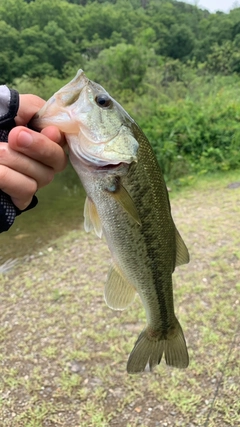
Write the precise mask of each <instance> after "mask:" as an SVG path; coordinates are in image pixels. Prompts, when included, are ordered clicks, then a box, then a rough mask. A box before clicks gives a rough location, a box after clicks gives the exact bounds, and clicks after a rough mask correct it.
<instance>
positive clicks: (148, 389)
mask: <svg viewBox="0 0 240 427" xmlns="http://www.w3.org/2000/svg"><path fill="white" fill-rule="evenodd" d="M239 181H240V179H239ZM229 184H232V182H231V181H229V179H228V178H225V179H222V180H219V179H217V178H215V179H212V180H206V181H204V180H203V181H202V182H201V183H199V184H195V185H194V186H193V187H192V188H189V189H186V190H184V191H181V192H180V193H179V194H177V195H174V197H173V200H172V211H173V216H174V219H175V222H176V224H177V226H178V229H179V230H180V232H181V234H182V236H183V238H184V240H185V242H186V244H187V246H188V248H189V252H190V255H191V262H190V264H188V265H186V266H182V267H180V268H177V270H176V272H175V273H174V276H173V278H174V301H175V311H176V314H177V317H178V318H179V321H180V323H181V325H182V327H183V330H184V334H185V337H186V340H187V344H188V349H189V355H190V365H189V367H188V368H187V369H186V370H177V369H174V368H169V367H167V366H166V365H165V362H164V361H162V362H161V364H160V365H159V366H158V367H157V368H156V369H154V371H153V372H144V373H143V374H138V375H128V374H127V373H126V362H127V359H128V355H129V353H130V351H131V349H132V347H133V345H134V342H135V341H136V339H137V337H138V334H139V333H140V332H141V330H142V329H143V327H144V325H145V313H144V310H143V308H142V306H141V303H140V300H139V298H136V300H135V301H134V303H133V305H132V306H131V307H129V308H128V309H127V310H125V311H123V312H115V311H112V310H111V309H109V308H108V307H107V306H106V304H105V302H104V299H103V286H104V280H105V277H106V274H107V270H108V266H109V262H110V255H109V252H108V249H107V247H106V245H105V243H104V241H101V240H99V239H98V238H97V237H95V236H94V235H91V234H86V233H85V232H84V231H83V228H82V226H80V227H79V229H77V230H73V231H71V232H70V233H68V234H66V235H64V236H62V237H61V238H59V239H57V240H55V241H53V242H52V243H51V245H49V246H48V247H44V248H38V249H37V250H36V252H35V253H33V254H29V256H27V257H25V258H23V259H19V260H18V263H17V264H16V265H15V267H14V268H12V269H10V270H9V271H7V272H5V273H3V274H2V275H0V292H1V302H0V307H1V309H0V426H2V427H23V426H24V427H53V426H56V427H58V426H59V427H60V426H64V427H85V426H86V427H91V426H93V427H95V426H96V427H100V426H101V427H105V426H111V427H115V426H119V427H120V426H126V427H135V426H141V427H167V426H184V427H195V426H201V427H225V426H238V425H240V403H239V402H240V391H239V384H240V358H239V349H240V328H239V321H240V309H239V305H240V235H239V231H240V187H239V186H238V185H235V186H229Z"/></svg>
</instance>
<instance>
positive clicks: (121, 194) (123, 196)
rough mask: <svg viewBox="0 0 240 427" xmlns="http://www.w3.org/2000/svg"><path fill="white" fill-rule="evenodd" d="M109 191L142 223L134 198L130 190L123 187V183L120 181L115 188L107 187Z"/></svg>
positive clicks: (135, 219)
mask: <svg viewBox="0 0 240 427" xmlns="http://www.w3.org/2000/svg"><path fill="white" fill-rule="evenodd" d="M106 190H107V192H108V193H109V194H110V195H111V196H112V197H113V198H114V199H115V200H116V201H117V202H118V203H119V204H120V205H121V206H122V207H123V209H124V210H125V211H126V212H127V213H128V214H129V215H130V216H131V217H132V218H133V219H134V221H136V222H137V223H138V224H139V225H141V219H140V217H139V215H138V211H137V208H136V206H135V204H134V201H133V199H132V198H131V196H130V194H129V193H128V191H127V190H126V189H125V188H124V187H123V185H122V184H121V183H120V182H118V184H117V185H116V187H114V190H110V189H106Z"/></svg>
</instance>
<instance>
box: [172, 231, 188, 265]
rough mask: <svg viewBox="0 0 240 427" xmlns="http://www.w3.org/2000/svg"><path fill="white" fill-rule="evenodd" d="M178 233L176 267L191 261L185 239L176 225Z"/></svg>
mask: <svg viewBox="0 0 240 427" xmlns="http://www.w3.org/2000/svg"><path fill="white" fill-rule="evenodd" d="M175 235H176V263H175V267H177V266H178V265H182V264H187V263H188V262H189V259H190V258H189V253H188V249H187V246H186V245H185V243H184V241H183V239H182V238H181V236H180V234H179V231H178V230H177V229H176V227H175Z"/></svg>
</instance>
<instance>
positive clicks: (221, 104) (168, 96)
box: [0, 0, 240, 179]
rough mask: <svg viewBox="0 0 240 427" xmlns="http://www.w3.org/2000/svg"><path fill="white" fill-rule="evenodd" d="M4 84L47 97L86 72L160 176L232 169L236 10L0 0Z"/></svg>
mask: <svg viewBox="0 0 240 427" xmlns="http://www.w3.org/2000/svg"><path fill="white" fill-rule="evenodd" d="M0 14H1V18H2V19H1V20H0V44H1V53H0V83H6V82H7V83H9V84H11V85H14V86H15V87H17V88H18V89H19V91H21V92H32V93H37V94H38V95H40V96H42V97H44V98H48V97H49V96H51V95H52V93H53V92H55V91H56V90H57V89H59V88H60V87H61V86H63V85H64V84H65V83H66V82H67V81H69V80H70V78H72V77H73V76H74V75H75V73H76V71H77V69H78V68H83V69H84V70H85V72H86V74H87V75H88V77H89V78H91V79H92V80H95V81H97V82H99V83H100V84H101V85H103V86H104V87H105V88H106V89H107V90H108V91H109V92H110V93H111V94H112V95H113V96H114V97H115V98H116V99H117V100H119V101H120V102H121V103H122V104H123V105H124V106H125V108H126V109H127V110H128V111H129V112H130V113H132V116H133V117H134V118H135V120H136V121H137V122H139V124H140V125H141V126H142V128H143V129H144V131H145V132H146V133H147V135H148V136H149V139H150V141H151V142H152V144H153V147H154V150H155V152H156V155H157V157H158V160H159V162H160V164H161V167H162V169H163V171H164V173H165V176H166V177H167V178H170V179H178V178H179V177H181V176H184V175H186V174H189V173H193V172H197V173H204V172H207V171H213V170H227V169H233V168H238V167H239V165H240V159H239V152H240V150H239V145H240V144H239V138H240V130H239V117H240V111H239V106H238V105H239V95H240V94H239V82H240V53H239V48H240V8H237V7H236V8H235V9H233V10H232V11H231V12H230V13H229V14H225V13H216V14H211V13H209V12H208V11H206V10H201V9H199V8H198V7H197V6H193V5H190V4H188V3H184V2H179V1H175V0H161V1H159V0H114V1H107V0H98V1H96V0H32V1H31V0H18V1H17V2H16V1H15V0H0Z"/></svg>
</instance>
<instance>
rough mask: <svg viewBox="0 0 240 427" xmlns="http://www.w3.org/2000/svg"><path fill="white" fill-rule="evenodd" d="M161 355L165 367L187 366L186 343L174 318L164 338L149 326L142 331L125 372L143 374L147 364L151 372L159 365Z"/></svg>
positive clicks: (159, 332)
mask: <svg viewBox="0 0 240 427" xmlns="http://www.w3.org/2000/svg"><path fill="white" fill-rule="evenodd" d="M163 354H164V356H165V361H166V364H167V365H170V366H174V367H176V368H187V366H188V364H189V357H188V351H187V346H186V341H185V338H184V335H183V331H182V328H181V326H180V323H179V322H178V320H177V319H176V318H175V323H174V326H173V327H171V328H169V332H168V333H167V335H166V338H164V336H163V333H162V332H161V331H153V330H152V328H150V327H149V326H148V327H147V328H146V329H144V330H143V331H142V333H141V334H140V335H139V337H138V340H137V341H136V343H135V346H134V348H133V350H132V352H131V354H130V356H129V359H128V363H127V372H128V373H129V374H135V373H138V372H143V371H144V370H145V368H146V366H147V364H149V368H150V371H151V370H152V368H153V367H154V366H156V365H159V363H160V362H161V359H162V356H163Z"/></svg>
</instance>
